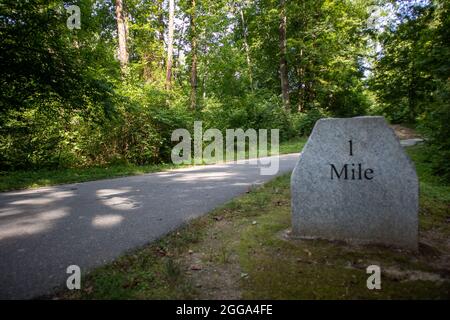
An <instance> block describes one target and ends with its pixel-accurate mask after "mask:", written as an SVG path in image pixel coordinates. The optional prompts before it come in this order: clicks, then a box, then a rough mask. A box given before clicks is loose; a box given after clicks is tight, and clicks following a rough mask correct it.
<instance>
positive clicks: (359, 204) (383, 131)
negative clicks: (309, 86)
mask: <svg viewBox="0 0 450 320" xmlns="http://www.w3.org/2000/svg"><path fill="white" fill-rule="evenodd" d="M418 193H419V184H418V178H417V174H416V171H415V168H414V165H413V163H412V162H411V160H410V159H409V157H408V156H407V155H406V154H405V152H404V150H403V148H402V146H401V145H400V142H399V140H398V138H397V137H396V135H395V133H394V131H393V130H392V129H391V128H390V127H389V126H388V124H387V123H386V121H385V120H384V118H383V117H355V118H343V119H338V118H328V119H321V120H319V121H317V123H316V125H315V126H314V129H313V132H312V134H311V136H310V137H309V139H308V142H307V144H306V145H305V147H304V149H303V152H302V153H301V155H300V158H299V161H298V163H297V165H296V167H295V169H294V171H293V172H292V177H291V195H292V236H294V237H299V238H324V239H330V240H344V241H349V242H357V243H380V244H386V245H391V246H395V247H401V248H406V249H410V250H417V248H418V209H419V204H418V201H419V200H418Z"/></svg>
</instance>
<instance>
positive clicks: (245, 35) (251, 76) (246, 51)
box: [239, 8, 253, 92]
mask: <svg viewBox="0 0 450 320" xmlns="http://www.w3.org/2000/svg"><path fill="white" fill-rule="evenodd" d="M239 13H240V15H241V22H242V30H243V32H244V49H245V55H246V58H247V67H248V77H249V80H250V90H251V91H252V92H253V72H252V63H251V60H250V47H249V45H248V41H247V37H248V30H247V25H246V24H245V19H244V10H243V9H242V8H240V9H239Z"/></svg>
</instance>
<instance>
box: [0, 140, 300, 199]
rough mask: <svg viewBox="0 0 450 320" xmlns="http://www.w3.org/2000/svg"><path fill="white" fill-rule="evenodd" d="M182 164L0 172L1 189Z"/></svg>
mask: <svg viewBox="0 0 450 320" xmlns="http://www.w3.org/2000/svg"><path fill="white" fill-rule="evenodd" d="M305 143H306V138H298V139H294V140H290V141H286V142H283V143H281V144H280V154H286V153H295V152H299V151H300V150H301V148H302V147H303V145H304V144H305ZM179 167H181V165H178V166H177V165H174V164H159V165H144V166H138V165H132V164H126V165H125V164H122V165H110V166H104V167H88V168H67V169H55V170H43V169H42V170H34V171H31V170H23V171H12V172H0V192H1V191H9V190H17V189H27V188H38V187H43V186H51V185H56V184H62V183H74V182H85V181H92V180H100V179H107V178H115V177H124V176H132V175H139V174H145V173H152V172H159V171H164V170H168V169H174V168H179Z"/></svg>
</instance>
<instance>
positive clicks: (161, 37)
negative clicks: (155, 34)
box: [158, 0, 165, 68]
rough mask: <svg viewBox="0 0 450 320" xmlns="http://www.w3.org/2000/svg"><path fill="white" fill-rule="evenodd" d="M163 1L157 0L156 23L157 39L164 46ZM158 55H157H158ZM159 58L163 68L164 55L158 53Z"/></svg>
mask: <svg viewBox="0 0 450 320" xmlns="http://www.w3.org/2000/svg"><path fill="white" fill-rule="evenodd" d="M163 2H164V0H159V2H158V11H159V15H158V24H159V41H160V42H161V46H162V47H164V29H165V25H164V9H163ZM158 56H159V55H158ZM158 58H159V59H161V60H160V62H161V63H160V65H161V68H164V63H165V61H164V55H160V56H159V57H158Z"/></svg>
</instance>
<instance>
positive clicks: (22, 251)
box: [0, 153, 299, 299]
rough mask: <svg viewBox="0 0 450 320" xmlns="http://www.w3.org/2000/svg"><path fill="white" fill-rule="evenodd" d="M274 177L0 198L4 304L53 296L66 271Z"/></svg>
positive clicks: (283, 163) (190, 178)
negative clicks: (10, 301) (72, 266)
mask: <svg viewBox="0 0 450 320" xmlns="http://www.w3.org/2000/svg"><path fill="white" fill-rule="evenodd" d="M298 157H299V154H298V153H297V154H288V155H282V156H280V170H279V172H278V174H281V173H285V172H289V171H291V170H292V169H293V168H294V166H295V163H296V162H297V159H298ZM272 178H273V176H263V175H260V170H259V168H258V165H250V164H248V163H242V162H241V163H225V164H218V165H209V166H197V167H191V168H184V169H176V170H170V171H166V172H159V173H150V174H144V175H139V176H132V177H125V178H115V179H108V180H99V181H91V182H84V183H75V184H66V185H58V186H54V187H45V188H39V189H32V190H23V191H14V192H5V193H0V299H29V298H33V297H38V296H42V295H46V294H51V293H52V292H53V291H54V290H55V288H56V287H61V286H63V285H64V284H65V281H66V279H67V277H68V276H69V275H68V274H66V268H67V267H68V266H69V265H72V264H76V265H78V266H80V268H81V271H82V273H83V272H86V271H89V270H91V269H92V268H94V267H97V266H100V265H103V264H105V263H107V262H110V261H112V260H113V259H114V258H117V257H118V256H120V255H121V254H123V253H124V252H126V251H127V250H130V249H133V248H136V247H138V246H142V245H144V244H146V243H149V242H151V241H152V240H155V239H157V238H159V237H161V236H163V235H164V234H166V233H168V232H169V231H171V230H173V229H175V228H177V227H179V226H180V225H182V224H183V223H185V222H186V221H188V220H189V219H192V218H195V217H198V216H200V215H203V214H205V213H207V212H209V211H211V210H212V209H214V208H216V207H218V206H220V205H221V204H224V203H225V202H227V201H229V200H231V199H232V198H234V197H235V196H237V195H239V194H242V193H245V192H246V191H247V190H248V188H249V186H251V185H255V184H261V183H263V182H265V181H268V180H270V179H272Z"/></svg>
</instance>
